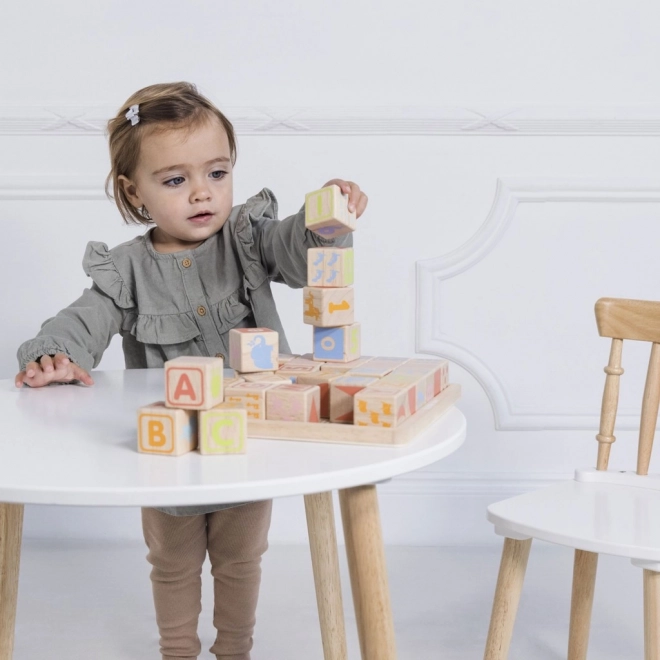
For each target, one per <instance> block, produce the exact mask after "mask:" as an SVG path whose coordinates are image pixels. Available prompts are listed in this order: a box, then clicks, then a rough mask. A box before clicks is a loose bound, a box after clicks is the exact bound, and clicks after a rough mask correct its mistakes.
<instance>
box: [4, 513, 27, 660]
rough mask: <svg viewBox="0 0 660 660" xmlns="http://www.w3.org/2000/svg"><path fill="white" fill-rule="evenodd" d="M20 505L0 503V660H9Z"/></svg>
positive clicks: (16, 571) (21, 525)
mask: <svg viewBox="0 0 660 660" xmlns="http://www.w3.org/2000/svg"><path fill="white" fill-rule="evenodd" d="M22 534H23V505H22V504H2V503H0V660H11V657H12V654H13V651H14V625H15V623H16V601H17V597H18V566H19V563H20V558H21V536H22Z"/></svg>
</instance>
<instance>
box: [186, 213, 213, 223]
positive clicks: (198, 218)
mask: <svg viewBox="0 0 660 660" xmlns="http://www.w3.org/2000/svg"><path fill="white" fill-rule="evenodd" d="M212 217H213V213H198V214H197V215H193V216H191V217H190V218H188V220H189V221H190V222H194V223H196V224H202V223H204V222H208V221H209V220H210V219H211V218H212Z"/></svg>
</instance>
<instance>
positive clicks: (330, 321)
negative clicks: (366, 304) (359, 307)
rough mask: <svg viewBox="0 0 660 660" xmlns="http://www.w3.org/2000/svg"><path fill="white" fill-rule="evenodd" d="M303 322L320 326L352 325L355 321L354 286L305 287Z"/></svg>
mask: <svg viewBox="0 0 660 660" xmlns="http://www.w3.org/2000/svg"><path fill="white" fill-rule="evenodd" d="M303 301H304V307H303V322H304V323H307V324H308V325H313V326H316V327H319V328H331V327H337V326H340V325H350V324H351V323H353V321H354V318H353V317H354V313H353V309H354V292H353V287H351V286H348V287H337V288H322V287H315V286H306V287H304V288H303Z"/></svg>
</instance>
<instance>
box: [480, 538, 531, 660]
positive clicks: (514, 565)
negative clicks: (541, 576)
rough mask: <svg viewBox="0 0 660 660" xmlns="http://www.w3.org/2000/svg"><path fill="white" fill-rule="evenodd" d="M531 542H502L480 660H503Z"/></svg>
mask: <svg viewBox="0 0 660 660" xmlns="http://www.w3.org/2000/svg"><path fill="white" fill-rule="evenodd" d="M531 547H532V539H524V540H517V539H512V538H505V539H504V548H503V549H502V561H501V562H500V572H499V575H498V576H497V587H496V588H495V598H494V599H493V612H492V614H491V617H490V626H489V628H488V639H487V640H486V651H485V653H484V660H506V658H507V657H508V656H509V646H510V645H511V636H512V634H513V624H514V623H515V621H516V613H517V611H518V603H519V602H520V593H521V591H522V586H523V581H524V579H525V571H526V570H527V559H528V558H529V550H530V548H531Z"/></svg>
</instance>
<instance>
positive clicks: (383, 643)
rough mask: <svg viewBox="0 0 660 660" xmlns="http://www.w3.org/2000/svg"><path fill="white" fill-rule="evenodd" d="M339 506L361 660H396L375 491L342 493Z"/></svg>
mask: <svg viewBox="0 0 660 660" xmlns="http://www.w3.org/2000/svg"><path fill="white" fill-rule="evenodd" d="M339 503H340V505H341V517H342V521H343V524H344V537H345V539H346V555H347V557H348V568H349V571H350V576H351V589H352V591H353V605H354V607H355V618H356V620H357V628H358V635H359V638H360V653H361V655H362V660H396V642H395V639H394V620H393V618H392V607H391V605H390V592H389V587H388V584H387V569H386V566H385V548H384V546H383V535H382V531H381V526H380V514H379V512H378V496H377V494H376V487H375V486H357V487H355V488H347V489H345V490H340V491H339Z"/></svg>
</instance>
